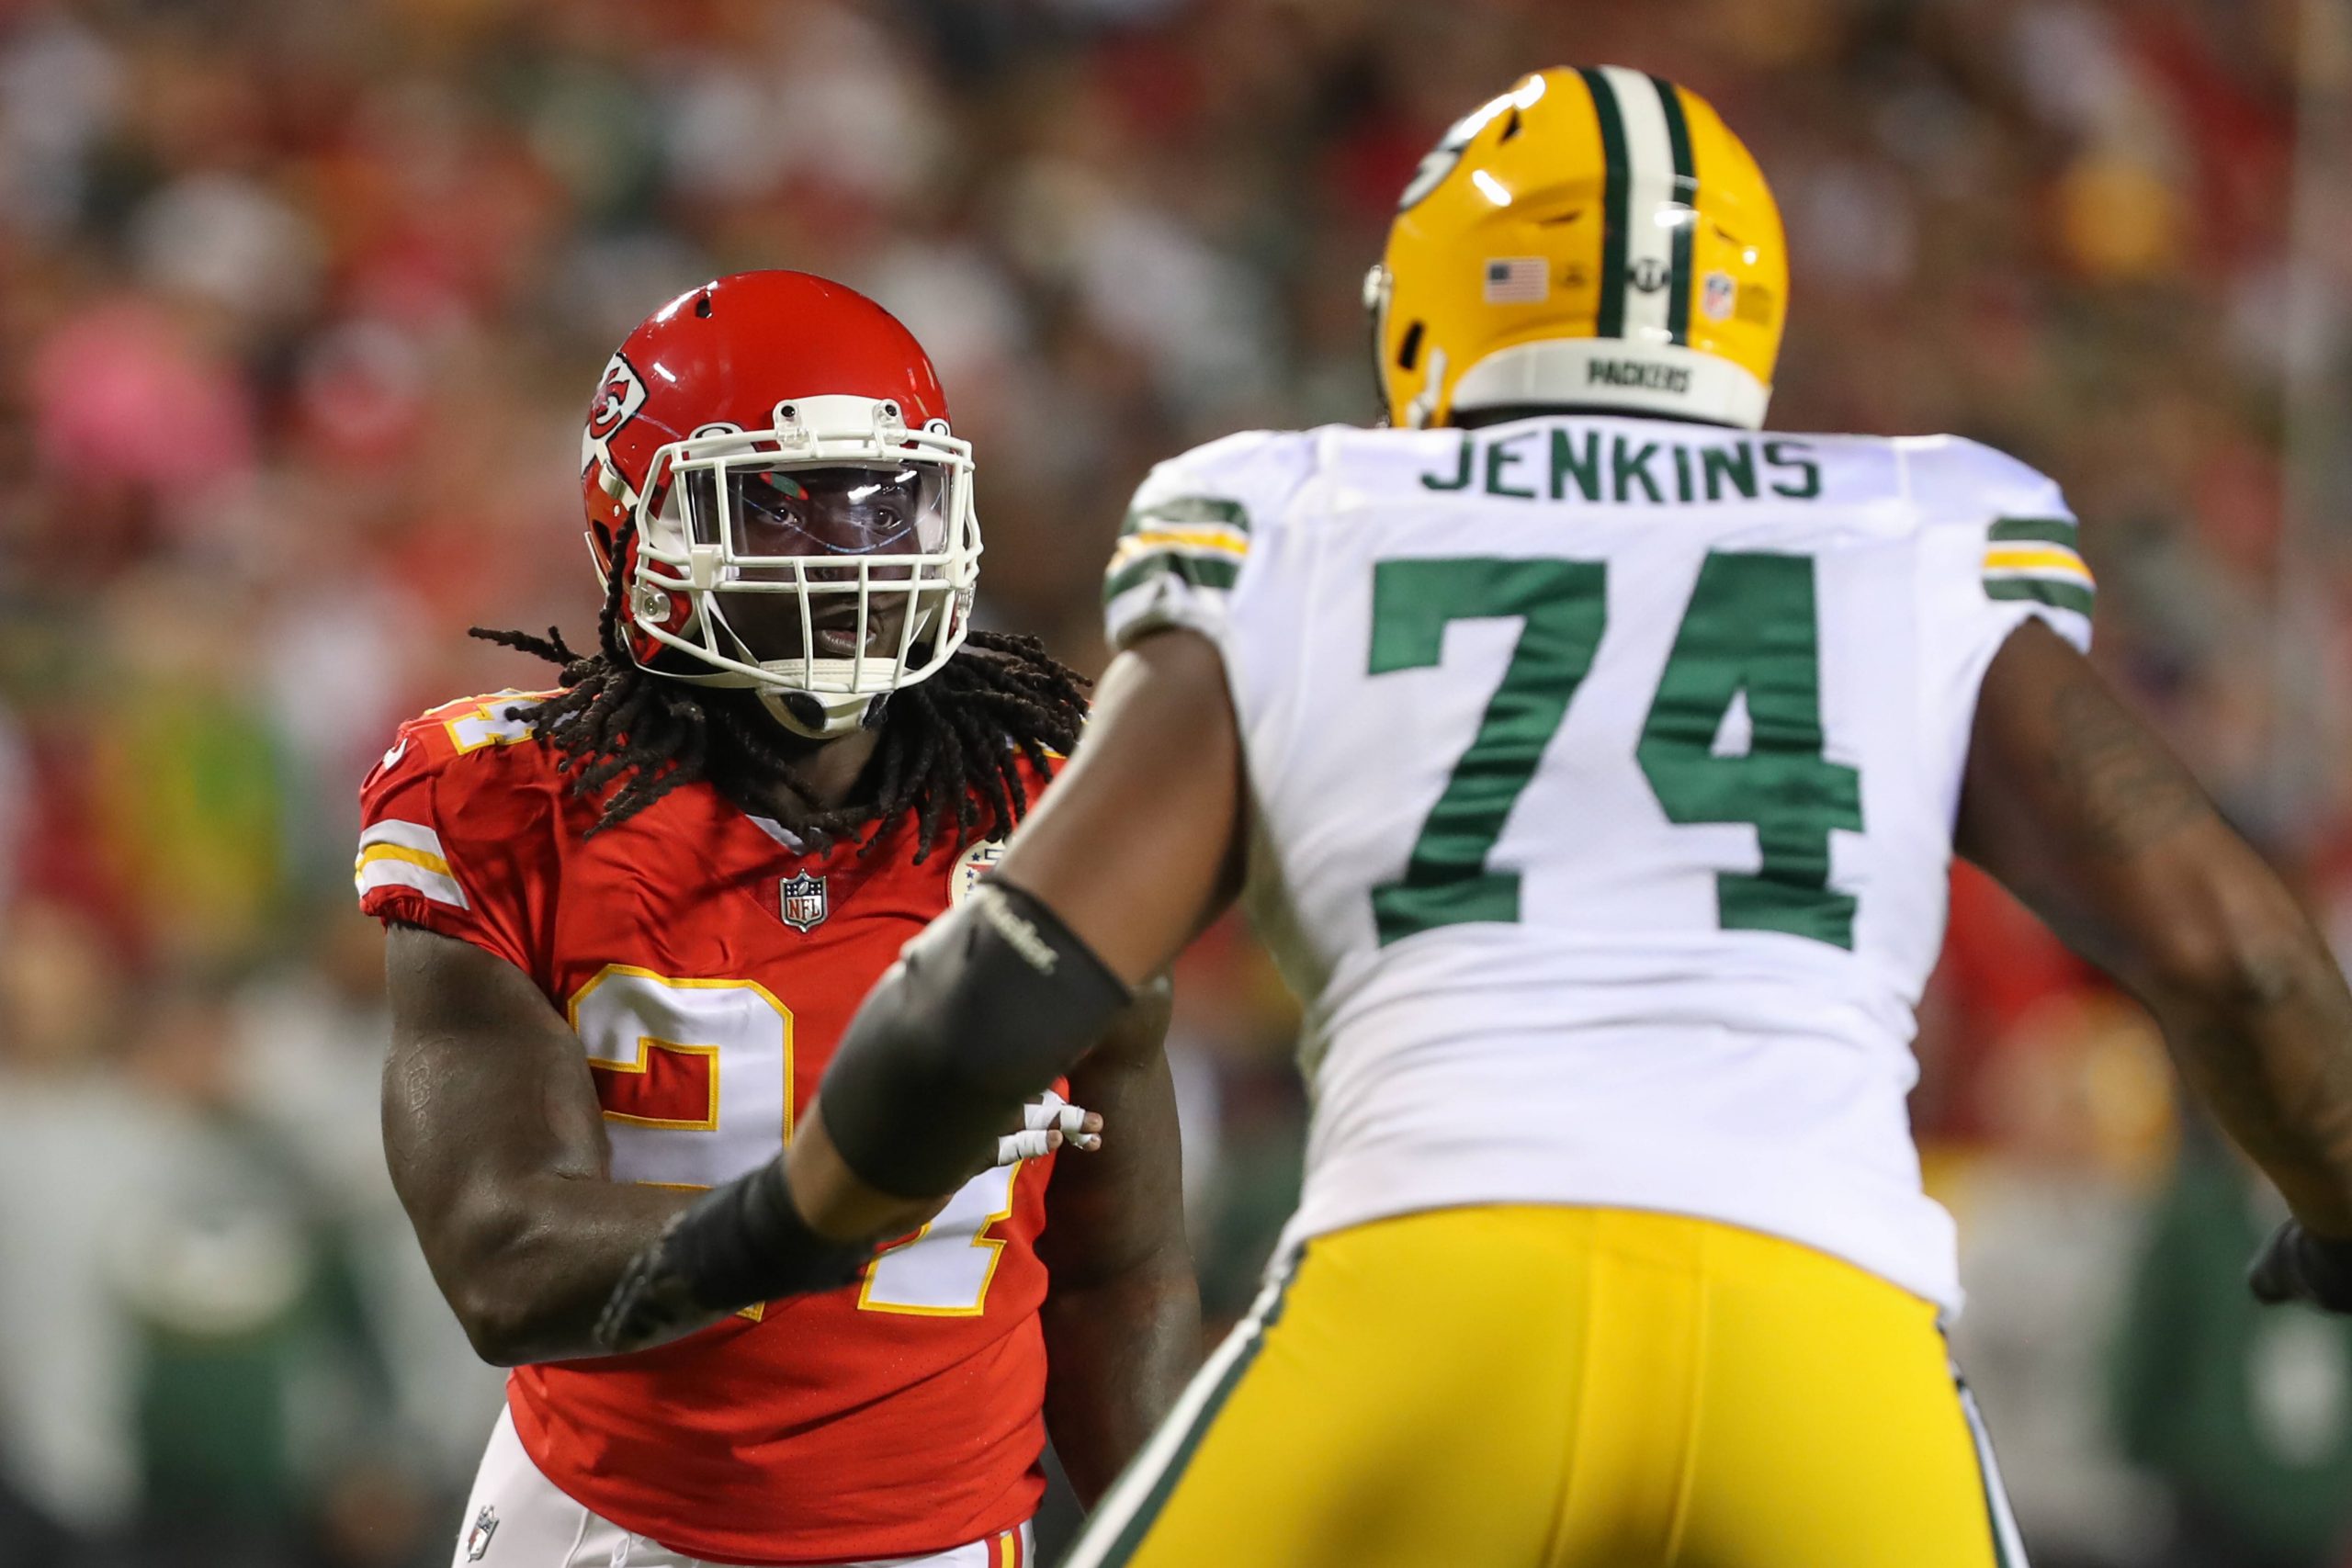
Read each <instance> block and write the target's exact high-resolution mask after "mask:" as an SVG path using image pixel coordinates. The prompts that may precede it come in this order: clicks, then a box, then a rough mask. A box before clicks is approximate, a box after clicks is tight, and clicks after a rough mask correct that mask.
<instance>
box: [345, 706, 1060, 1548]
mask: <svg viewBox="0 0 2352 1568" xmlns="http://www.w3.org/2000/svg"><path fill="white" fill-rule="evenodd" d="M545 695H546V694H501V695H500V696H497V697H492V698H481V699H469V700H466V701H462V702H458V703H453V704H451V705H448V706H447V707H442V708H437V709H435V711H433V712H432V713H429V714H426V715H424V716H423V717H421V718H417V719H413V720H412V721H410V722H409V723H408V724H406V725H403V726H402V727H401V731H400V735H399V738H398V739H397V740H396V741H395V742H394V744H393V746H392V749H391V750H390V751H388V752H386V753H385V755H384V760H383V761H382V762H381V763H380V764H379V766H378V767H377V768H376V770H375V771H374V772H373V773H370V774H369V775H368V780H367V783H366V784H364V785H362V786H361V791H360V800H361V808H362V816H363V818H364V822H365V827H364V829H363V831H362V832H361V834H360V840H359V843H360V849H359V860H358V864H357V881H358V885H359V897H360V907H361V908H363V909H365V910H366V911H367V912H368V913H369V914H371V915H376V916H379V917H380V918H382V919H388V920H404V921H407V922H409V923H411V924H414V925H419V926H423V927H425V928H426V929H427V930H430V931H438V932H441V933H442V934H444V935H447V936H452V937H457V938H459V939H461V940H463V941H466V942H472V943H473V944H475V945H476V946H478V947H481V948H483V949H485V950H486V951H488V952H491V953H496V954H497V955H498V956H499V957H501V958H503V959H505V960H506V961H507V962H508V963H510V964H514V965H515V967H517V968H519V969H521V970H522V971H523V972H524V973H525V974H526V975H528V976H531V978H532V980H533V981H535V982H536V983H537V985H538V987H539V988H540V989H541V990H542V991H544V992H546V993H547V997H548V1000H549V1001H551V1002H552V1003H554V1004H555V1006H556V1008H557V1010H560V1012H562V1013H563V1014H564V1016H565V1017H567V1018H568V1019H570V1020H571V1024H572V1027H573V1028H574V1029H576V1030H577V1031H578V1032H579V1033H580V1043H581V1049H582V1051H583V1052H585V1053H586V1055H587V1058H588V1065H589V1069H590V1071H591V1073H592V1074H593V1075H594V1078H595V1082H596V1092H597V1096H598V1098H599V1099H600V1100H602V1101H603V1103H604V1108H605V1123H606V1127H607V1130H608V1132H609V1133H610V1134H611V1139H612V1150H613V1176H614V1178H615V1179H616V1180H623V1181H650V1182H657V1183H661V1184H663V1185H668V1186H676V1187H697V1188H698V1187H709V1186H714V1185H716V1184H718V1183H720V1182H723V1181H728V1180H730V1179H733V1178H735V1177H738V1176H741V1175H742V1174H743V1173H744V1172H746V1171H749V1170H752V1169H753V1168H757V1167H758V1166H760V1165H762V1164H763V1163H765V1162H766V1161H767V1160H769V1159H771V1158H773V1157H774V1156H775V1154H776V1153H777V1152H778V1151H779V1150H780V1149H782V1148H783V1147H784V1145H785V1142H786V1139H787V1138H789V1137H790V1136H791V1132H792V1123H793V1119H794V1117H795V1116H796V1115H797V1114H798V1113H799V1112H800V1111H802V1110H803V1108H805V1106H806V1105H807V1103H808V1100H809V1097H810V1096H811V1095H813V1094H814V1093H815V1092H816V1089H817V1082H818V1079H819V1077H820V1076H821V1075H822V1073H823V1072H824V1068H825V1064H826V1062H827V1060H828V1059H829V1058H830V1057H831V1055H832V1052H833V1047H834V1044H835V1043H836V1042H837V1041H838V1040H839V1039H840V1038H841V1035H842V1030H843V1029H844V1028H846V1027H847V1025H848V1023H849V1021H850V1017H851V1015H852V1014H853V1013H854V1011H855V1010H856V1008H857V1005H858V1002H859V1001H860V1000H861V999H862V998H864V996H865V992H866V990H867V988H868V987H871V986H872V985H873V984H874V982H875V981H876V979H878V978H879V977H880V976H881V975H882V972H883V971H884V970H885V969H887V968H888V966H889V965H890V964H891V963H892V962H893V961H894V960H895V959H896V958H897V957H898V955H899V948H900V947H901V946H903V945H904V944H905V943H906V942H908V941H909V940H910V938H912V937H913V936H914V935H915V934H916V933H917V932H919V931H922V929H923V927H924V926H925V925H926V924H927V923H929V922H930V921H931V920H932V919H933V917H935V916H937V915H939V914H941V913H943V912H944V911H945V910H946V909H947V908H949V907H950V905H951V904H952V903H953V902H955V901H956V900H957V899H959V898H960V897H962V896H963V894H964V893H965V892H966V891H968V889H969V887H970V886H971V885H972V883H973V881H975V880H976V879H977V877H978V874H980V872H981V871H982V870H984V869H985V866H986V864H987V863H989V862H990V861H992V860H993V858H994V853H995V851H996V846H995V845H994V844H991V843H975V844H970V845H967V846H965V847H964V849H963V851H962V852H961V853H958V852H956V847H955V846H954V845H952V844H945V845H942V846H940V847H939V848H937V849H936V850H934V852H933V853H932V854H931V855H930V856H929V857H928V858H927V859H926V860H925V861H924V862H923V863H922V864H921V865H916V864H914V863H913V856H914V842H915V833H914V826H913V818H912V816H911V814H910V815H909V816H908V817H907V818H905V819H904V820H901V821H898V822H894V823H890V824H888V825H887V826H886V827H885V828H884V829H882V831H883V833H884V835H885V839H884V841H883V842H882V843H881V844H879V845H878V846H877V847H876V849H875V850H874V851H873V852H871V853H865V854H862V853H860V852H859V846H857V845H855V844H842V845H837V846H836V847H834V848H833V849H832V850H831V851H830V852H827V853H824V854H818V855H811V854H805V853H803V852H801V850H800V849H799V847H798V846H797V843H796V841H795V840H793V839H792V837H791V835H790V834H788V833H787V832H786V831H785V830H784V829H782V828H780V827H779V826H777V825H776V824H775V823H774V822H768V821H764V820H763V819H760V818H753V817H751V816H748V815H746V814H745V813H743V812H742V811H741V810H738V809H737V808H736V807H732V806H730V805H729V804H728V803H727V801H725V800H724V799H722V798H721V797H720V796H719V795H718V792H717V791H716V790H714V789H712V788H711V787H710V786H709V785H707V784H687V785H684V786H683V787H681V788H679V789H677V790H674V791H673V792H672V793H671V794H669V795H664V796H663V797H662V799H661V800H660V801H658V802H657V803H655V804H654V805H653V806H651V807H648V808H647V809H646V810H644V811H643V812H641V813H640V814H639V815H638V816H636V817H634V818H630V819H629V821H628V822H627V823H626V824H624V825H622V826H620V827H618V828H616V829H612V830H611V831H609V832H605V833H601V834H599V835H597V836H596V837H595V838H594V839H591V838H589V837H587V830H588V829H589V828H590V827H591V826H592V825H593V824H594V821H595V819H596V816H597V812H598V808H599V807H598V803H597V802H595V801H594V800H590V801H582V800H579V799H575V798H573V797H572V796H571V795H569V794H568V793H567V787H568V784H569V779H568V778H567V777H566V776H564V775H560V774H559V773H557V772H556V770H555V765H554V756H553V754H552V753H551V752H550V751H549V750H548V748H547V747H546V746H544V745H542V744H541V743H539V742H537V741H535V740H533V739H530V735H529V724H530V720H529V713H528V709H529V708H530V707H531V706H532V705H534V704H535V702H536V701H537V700H539V699H541V698H543V697H544V696H545ZM509 705H519V708H518V716H517V717H513V718H510V717H507V716H505V715H506V710H507V708H508V706H509ZM1027 782H1028V784H1029V785H1030V788H1031V789H1032V791H1033V792H1034V791H1035V790H1036V789H1039V788H1041V787H1042V786H1043V784H1045V782H1046V781H1045V780H1044V779H1042V778H1038V777H1036V776H1035V775H1034V774H1032V775H1030V776H1029V778H1028V780H1027ZM1052 1165H1053V1162H1052V1159H1051V1158H1050V1157H1047V1158H1043V1159H1034V1160H1027V1161H1023V1162H1022V1163H1020V1164H1018V1165H1014V1166H1011V1167H1005V1168H999V1169H995V1170H991V1171H988V1172H985V1173H983V1174H982V1175H980V1176H979V1177H977V1178H975V1179H973V1180H972V1182H971V1183H970V1184H968V1185H967V1186H966V1187H965V1188H964V1189H963V1190H962V1191H960V1192H958V1193H957V1194H956V1197H955V1198H954V1199H953V1200H952V1201H950V1202H949V1204H948V1206H947V1207H946V1208H945V1209H944V1211H942V1212H941V1213H940V1214H939V1216H938V1217H937V1218H936V1219H934V1220H933V1222H932V1223H931V1224H929V1225H927V1226H925V1227H924V1228H923V1230H922V1231H921V1232H918V1233H917V1234H916V1235H915V1237H914V1238H913V1239H911V1240H910V1241H908V1242H904V1243H901V1244H899V1245H898V1246H896V1247H892V1248H890V1249H889V1250H888V1251H885V1252H884V1253H883V1254H882V1255H881V1256H880V1257H878V1258H876V1260H875V1261H874V1262H873V1263H872V1264H871V1265H869V1266H868V1268H867V1270H866V1273H865V1278H864V1280H862V1282H861V1283H860V1284H858V1285H856V1286H854V1287H850V1288H847V1289H843V1290H841V1291H836V1292H829V1293H827V1294H823V1295H816V1296H805V1297H801V1298H798V1299H796V1300H793V1301H790V1302H786V1303H770V1304H769V1305H768V1306H766V1307H765V1308H755V1309H752V1311H751V1312H749V1313H747V1314H744V1315H743V1316H741V1317H738V1318H735V1319H731V1320H729V1322H727V1323H724V1324H721V1325H717V1326H714V1327H711V1328H708V1329H706V1330H704V1331H703V1332H701V1333H699V1334H696V1335H694V1336H692V1337H688V1338H686V1339H684V1340H681V1341H679V1342H677V1343H675V1344H673V1345H668V1346H664V1347H662V1348H660V1349H656V1350H651V1351H647V1352H644V1353H642V1354H639V1355H635V1356H625V1357H616V1358H611V1359H598V1360H584V1361H573V1362H553V1363H548V1364H546V1365H541V1366H528V1367H522V1368H518V1369H516V1370H515V1372H514V1373H513V1374H512V1375H511V1376H510V1377H509V1379H508V1381H507V1403H508V1404H509V1406H510V1407H511V1408H512V1410H513V1411H514V1415H515V1428H516V1430H517V1431H518V1432H519V1433H520V1434H521V1437H522V1439H523V1443H524V1446H525V1448H526V1450H528V1451H529V1453H530V1455H531V1458H532V1460H533V1461H536V1462H537V1465H538V1467H539V1469H540V1470H541V1471H543V1472H545V1473H546V1474H547V1476H548V1479H549V1480H550V1481H552V1482H553V1483H555V1484H556V1485H557V1486H559V1487H560V1488H561V1489H562V1490H563V1491H564V1492H565V1493H567V1494H568V1495H571V1497H572V1498H573V1499H575V1500H576V1501H578V1502H580V1503H581V1504H582V1505H584V1506H587V1507H588V1508H589V1509H591V1510H592V1511H594V1513H597V1514H600V1515H602V1516H603V1517H605V1518H607V1519H610V1520H611V1521H613V1522H614V1523H615V1524H617V1525H619V1526H621V1527H622V1528H623V1529H628V1530H629V1531H631V1532H633V1533H635V1534H638V1535H643V1536H647V1537H650V1538H651V1539H652V1540H657V1541H659V1542H661V1543H662V1545H663V1546H665V1547H668V1548H670V1549H671V1550H672V1551H678V1552H682V1553H684V1554H686V1555H688V1556H693V1557H699V1558H705V1559H710V1560H715V1561H718V1562H743V1563H807V1562H842V1561H850V1560H857V1559H865V1558H888V1557H902V1556H913V1555H917V1554H920V1553H928V1552H934V1551H945V1550H947V1549H949V1548H951V1547H955V1546H957V1545H961V1544H963V1543H965V1542H967V1541H971V1540H978V1539H979V1538H981V1537H983V1536H989V1535H992V1534H994V1533H996V1532H998V1531H1001V1530H1005V1529H1013V1528H1016V1527H1017V1526H1019V1524H1020V1523H1021V1522H1022V1521H1023V1520H1024V1519H1026V1518H1028V1517H1030V1515H1031V1514H1032V1513H1033V1512H1034V1511H1035V1507H1036V1503H1037V1499H1038V1496H1039V1495H1040V1493H1041V1492H1042V1491H1043V1490H1044V1481H1043V1479H1042V1476H1041V1472H1040V1471H1039V1468H1038V1462H1037V1461H1038V1456H1039V1454H1040V1452H1041V1451H1042V1450H1043V1447H1044V1442H1045V1422H1044V1416H1043V1407H1044V1401H1045V1391H1046V1353H1045V1342H1044V1335H1043V1331H1042V1329H1041V1327H1040V1325H1039V1323H1038V1318H1037V1307H1038V1303H1040V1302H1042V1301H1043V1300H1044V1298H1045V1293H1046V1270H1045V1267H1044V1265H1043V1264H1041V1263H1040V1262H1039V1261H1038V1259H1037V1255H1036V1250H1035V1240H1036V1236H1037V1234H1038V1232H1039V1230H1040V1229H1042V1228H1043V1225H1044V1223H1045V1193H1046V1180H1047V1178H1048V1177H1049V1176H1050V1175H1051V1172H1052Z"/></svg>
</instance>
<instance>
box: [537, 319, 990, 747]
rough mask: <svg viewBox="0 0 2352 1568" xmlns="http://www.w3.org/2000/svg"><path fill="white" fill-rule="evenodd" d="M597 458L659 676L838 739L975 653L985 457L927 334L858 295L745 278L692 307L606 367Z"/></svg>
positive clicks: (590, 438)
mask: <svg viewBox="0 0 2352 1568" xmlns="http://www.w3.org/2000/svg"><path fill="white" fill-rule="evenodd" d="M580 454H581V457H580V467H581V491H582V497H583V499H584V501H585V502H586V505H587V511H588V547H589V548H590V550H592V551H593V552H594V555H595V558H596V570H597V573H598V575H599V577H600V578H603V579H605V581H607V583H608V585H609V581H610V575H611V574H612V573H614V572H618V573H620V574H621V581H622V583H623V591H622V601H621V603H622V612H623V618H624V623H625V626H626V632H625V636H626V638H627V641H628V649H629V654H630V657H631V658H633V659H635V660H636V661H637V663H638V664H639V667H640V668H642V669H645V670H649V671H652V672H654V673H656V674H659V675H663V676H666V677H668V678H670V679H672V680H676V681H685V682H693V683H695V684H698V685H707V686H735V687H750V688H752V689H753V690H755V691H757V692H758V693H759V694H760V695H761V697H762V699H763V702H765V703H766V705H767V706H768V709H769V711H770V712H772V713H774V714H775V716H776V717H777V718H778V719H779V720H781V721H782V722H783V723H785V724H786V726H788V727H789V728H792V729H795V730H797V731H798V732H799V733H801V734H803V735H807V736H810V737H812V738H817V739H825V738H829V737H831V736H836V735H841V734H844V733H847V732H848V731H850V730H852V729H854V728H857V727H858V726H859V725H860V724H862V723H865V722H866V721H867V720H868V719H869V718H871V717H872V716H874V715H875V713H876V711H877V709H876V705H877V704H878V702H879V700H880V699H881V698H883V697H886V696H888V694H890V693H892V692H894V691H897V690H898V689H899V687H901V686H906V685H911V684H912V683H914V682H917V681H921V680H922V679H924V678H925V677H926V676H929V675H932V674H933V673H935V672H936V671H938V670H939V668H940V667H941V666H942V665H944V664H945V663H946V662H947V660H948V659H949V658H950V657H951V656H953V655H954V653H955V652H956V649H957V648H959V647H961V646H962V644H963V641H964V637H965V634H966V632H967V630H968V629H969V626H970V621H971V611H972V593H973V589H974V585H975V584H976V583H977V582H978V577H979V557H980V532H979V525H978V521H977V520H976V519H975V518H974V516H973V514H972V448H971V444H970V443H968V442H966V441H959V440H957V439H956V437H955V436H954V435H952V434H949V431H948V423H947V400H946V397H945V395H944V393H942V392H941V390H940V388H939V378H938V376H937V375H936V373H934V372H933V369H932V366H931V360H930V358H929V357H928V356H927V355H925V354H924V353H923V351H922V345H921V344H917V343H916V342H915V340H914V337H913V334H911V333H909V332H908V331H907V329H906V328H905V327H904V326H902V325H900V324H899V321H898V319H897V318H896V317H894V316H892V315H891V314H890V313H889V312H888V311H887V310H883V309H882V307H881V306H879V305H876V303H874V301H873V300H871V299H866V298H865V296H864V295H862V294H859V293H857V292H855V291H854V290H853V289H848V288H842V286H841V285H840V284H838V283H828V282H827V281H825V280H824V279H823V278H821V277H812V276H809V274H807V273H800V272H744V273H737V274H735V275H734V276H730V277H722V278H719V279H718V280H717V281H715V282H711V283H706V284H704V285H703V286H702V287H700V288H695V289H692V290H690V291H688V292H686V293H684V294H681V295H679V296H678V297H677V298H676V299H673V300H671V301H670V302H669V303H668V304H667V305H664V306H662V309H660V310H656V311H655V312H653V314H652V315H650V316H649V317H647V318H646V320H645V321H643V322H642V323H641V324H639V327H638V329H637V330H636V331H635V332H633V333H629V335H628V342H626V343H624V344H621V346H620V350H619V352H617V353H616V354H615V355H613V357H612V359H611V360H610V361H609V362H608V363H607V364H606V365H605V375H604V379H603V380H602V381H601V382H600V383H599V384H598V386H597V389H596V395H595V397H594V400H592V401H591V402H590V404H589V407H588V422H587V426H586V428H585V430H584V431H583V432H582V436H581V446H580Z"/></svg>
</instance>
